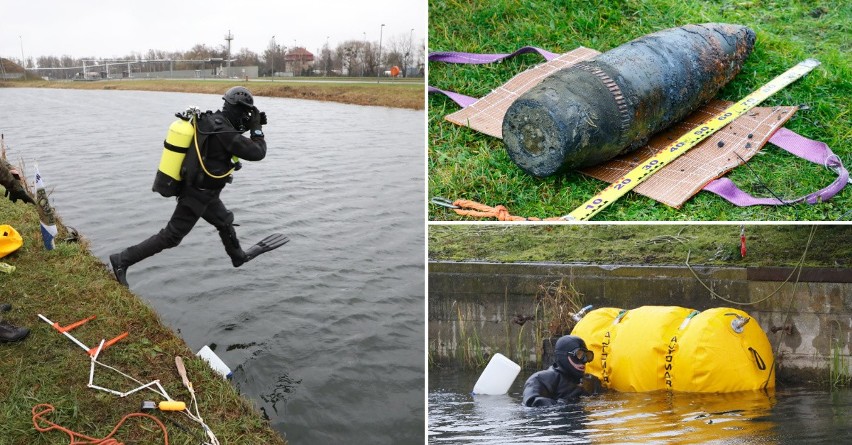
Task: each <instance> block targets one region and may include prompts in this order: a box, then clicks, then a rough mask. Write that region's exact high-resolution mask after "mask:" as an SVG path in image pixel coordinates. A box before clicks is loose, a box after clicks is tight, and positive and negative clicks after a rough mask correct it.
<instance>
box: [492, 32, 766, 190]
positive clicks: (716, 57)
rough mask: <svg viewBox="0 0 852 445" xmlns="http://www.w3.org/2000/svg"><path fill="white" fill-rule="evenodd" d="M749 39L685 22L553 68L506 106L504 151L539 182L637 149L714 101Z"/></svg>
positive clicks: (743, 54) (745, 51)
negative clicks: (585, 58) (590, 57)
mask: <svg viewBox="0 0 852 445" xmlns="http://www.w3.org/2000/svg"><path fill="white" fill-rule="evenodd" d="M754 39H755V35H754V31H752V30H751V29H749V28H747V27H745V26H739V25H728V24H723V23H706V24H703V25H686V26H682V27H679V28H672V29H666V30H663V31H659V32H655V33H653V34H648V35H646V36H643V37H640V38H638V39H636V40H633V41H631V42H628V43H626V44H624V45H621V46H619V47H617V48H614V49H612V50H610V51H608V52H606V53H604V54H601V55H600V56H598V57H596V58H594V59H593V60H590V61H586V62H580V63H578V64H576V65H573V66H571V67H569V68H566V69H564V70H560V71H557V72H556V73H554V74H552V75H550V76H548V77H547V78H545V79H544V80H543V81H542V82H541V83H540V84H538V85H537V86H535V87H533V88H532V89H530V90H529V91H527V92H526V93H524V94H523V95H521V96H520V97H519V98H518V99H517V100H515V102H514V103H513V104H512V105H511V106H510V107H509V109H508V111H507V112H506V116H505V117H504V119H503V141H504V142H505V144H506V150H507V151H508V153H509V156H510V157H511V158H512V160H513V161H514V162H515V163H516V164H518V166H520V167H521V168H522V169H523V170H524V171H526V172H527V173H530V174H532V175H534V176H538V177H544V176H549V175H552V174H554V173H557V172H560V171H567V170H572V169H577V168H582V167H587V166H590V165H595V164H598V163H600V162H603V161H606V160H608V159H612V158H613V157H615V156H618V155H620V154H622V153H627V152H630V151H632V150H635V149H637V148H639V147H641V146H643V145H644V144H645V143H646V142H647V141H648V138H649V137H650V136H651V135H653V134H654V133H656V132H658V131H660V130H663V129H664V128H666V127H668V126H669V125H671V124H673V123H675V122H677V121H679V120H680V119H682V118H684V117H685V116H687V115H688V114H689V113H691V112H693V111H695V109H697V108H698V107H699V106H700V105H701V104H703V103H705V102H707V101H708V100H710V99H712V98H713V97H714V96H715V95H716V93H718V92H719V90H720V89H721V88H722V87H723V86H725V84H726V83H728V81H730V80H731V79H732V78H733V77H734V76H736V75H737V73H738V72H739V71H740V68H741V67H742V65H743V62H744V61H745V58H746V57H748V55H749V53H751V50H752V48H753V47H754Z"/></svg>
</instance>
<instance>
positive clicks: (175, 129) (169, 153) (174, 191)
mask: <svg viewBox="0 0 852 445" xmlns="http://www.w3.org/2000/svg"><path fill="white" fill-rule="evenodd" d="M178 117H179V118H180V119H177V120H176V121H174V122H172V124H171V125H170V126H169V132H168V133H167V134H166V140H165V142H164V143H163V145H164V147H163V154H162V156H161V157H160V166H159V168H158V169H157V176H156V177H155V178H154V186H153V187H152V190H153V191H155V192H157V193H159V194H161V195H163V196H165V197H169V196H177V195H178V194H179V193H180V189H181V185H182V181H183V178H182V177H181V174H180V169H181V166H182V165H183V160H184V158H185V157H186V151H187V150H188V149H189V147H190V146H191V145H192V139H193V138H194V137H195V128H194V127H193V125H192V122H191V120H192V119H195V116H194V115H192V114H190V113H186V114H185V115H180V114H178Z"/></svg>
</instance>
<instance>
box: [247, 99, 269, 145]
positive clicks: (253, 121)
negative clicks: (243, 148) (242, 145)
mask: <svg viewBox="0 0 852 445" xmlns="http://www.w3.org/2000/svg"><path fill="white" fill-rule="evenodd" d="M265 120H266V113H262V112H261V111H260V110H258V109H257V107H252V109H251V117H250V118H249V121H248V128H249V135H250V137H251V138H252V139H254V138H262V137H263V128H261V127H262V126H263V124H264V122H263V121H265Z"/></svg>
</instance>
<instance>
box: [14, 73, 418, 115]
mask: <svg viewBox="0 0 852 445" xmlns="http://www.w3.org/2000/svg"><path fill="white" fill-rule="evenodd" d="M360 80H363V82H352V83H349V82H344V81H333V80H331V81H325V80H319V79H317V80H312V79H299V80H276V81H275V82H271V81H262V80H260V81H249V82H245V81H240V80H191V79H189V80H181V79H173V80H167V79H157V80H143V79H139V80H103V81H94V82H73V81H45V80H26V81H6V82H0V88H2V87H27V88H74V89H92V90H141V91H175V92H186V93H207V94H222V92H224V91H225V90H227V89H228V88H230V87H232V86H234V85H244V86H247V87H248V88H249V89H250V90H251V92H252V94H254V95H256V96H263V97H285V98H291V99H308V100H319V101H327V102H339V103H345V104H354V105H375V106H382V107H393V108H408V109H412V110H422V109H423V106H424V97H423V94H424V87H423V80H422V79H417V80H416V81H407V80H396V79H382V82H381V83H376V81H375V79H360Z"/></svg>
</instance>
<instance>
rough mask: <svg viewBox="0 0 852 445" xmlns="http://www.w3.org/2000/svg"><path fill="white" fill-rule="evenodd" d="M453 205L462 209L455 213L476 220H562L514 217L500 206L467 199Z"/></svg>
mask: <svg viewBox="0 0 852 445" xmlns="http://www.w3.org/2000/svg"><path fill="white" fill-rule="evenodd" d="M453 205H455V206H457V207H460V208H458V209H453V211H454V212H456V213H457V214H459V215H461V216H473V217H475V218H497V220H498V221H560V220H561V219H562V218H560V217H554V218H545V219H541V218H536V217H534V216H531V217H529V218H525V217H523V216H514V215H512V214H510V213H509V209H507V208H506V207H504V206H502V205H498V206H496V207H489V206H487V205H485V204H481V203H478V202H476V201H469V200H467V199H457V200H455V201H453ZM466 209H472V210H466Z"/></svg>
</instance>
